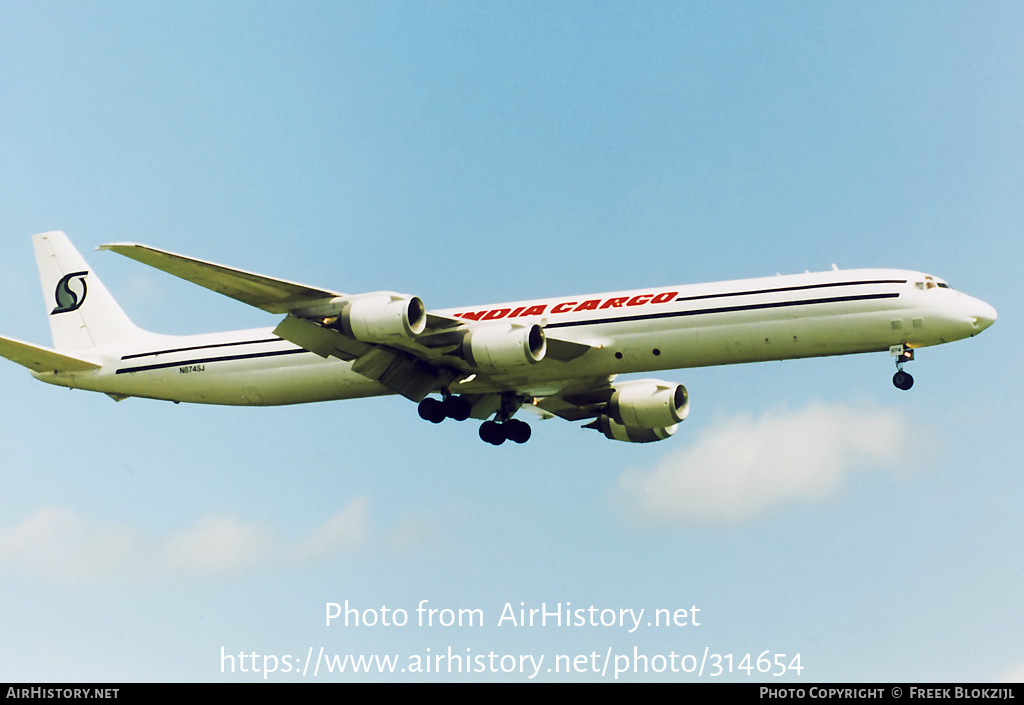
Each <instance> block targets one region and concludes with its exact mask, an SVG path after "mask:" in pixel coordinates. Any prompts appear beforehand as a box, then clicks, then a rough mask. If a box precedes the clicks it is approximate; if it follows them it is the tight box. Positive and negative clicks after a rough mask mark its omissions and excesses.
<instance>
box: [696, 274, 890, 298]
mask: <svg viewBox="0 0 1024 705" xmlns="http://www.w3.org/2000/svg"><path fill="white" fill-rule="evenodd" d="M906 283H907V280H906V279H863V280H861V281H852V282H826V283H824V284H801V285H800V286H780V287H776V288H774V289H751V290H750V291H726V292H722V293H720V294H701V295H700V296H680V297H679V298H677V299H676V301H699V300H701V299H724V298H728V297H730V296H755V295H757V294H778V293H781V292H786V291H809V290H811V289H834V288H835V287H838V286H865V285H869V284H906Z"/></svg>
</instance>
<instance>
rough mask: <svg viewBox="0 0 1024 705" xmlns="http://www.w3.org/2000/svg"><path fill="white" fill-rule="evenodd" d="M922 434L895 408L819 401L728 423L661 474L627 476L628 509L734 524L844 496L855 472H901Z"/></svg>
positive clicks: (676, 454)
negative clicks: (782, 508)
mask: <svg viewBox="0 0 1024 705" xmlns="http://www.w3.org/2000/svg"><path fill="white" fill-rule="evenodd" d="M913 437H914V432H913V431H912V429H911V428H910V425H909V424H908V423H907V421H906V420H905V419H904V417H903V416H901V415H900V414H898V413H897V412H895V411H883V410H878V409H875V408H854V407H851V406H845V405H825V404H813V405H810V406H808V407H807V408H805V409H803V410H800V411H771V412H767V413H765V414H763V415H762V416H760V417H759V418H756V419H755V418H750V417H747V416H740V417H736V418H732V419H728V420H726V421H724V422H721V423H718V424H716V425H714V426H713V427H711V428H709V429H707V430H705V431H704V432H703V433H702V434H701V435H700V436H699V437H697V438H690V439H687V438H686V437H685V434H678V435H676V437H675V442H679V441H683V446H682V447H681V448H679V449H677V450H674V451H672V452H671V453H669V455H667V456H666V457H665V458H664V459H663V460H662V461H661V462H660V463H659V464H658V465H657V466H656V467H655V468H654V469H653V470H640V469H630V470H627V471H626V472H624V473H623V474H622V476H621V477H620V479H619V487H618V490H619V499H620V500H621V501H622V503H623V504H624V505H625V508H626V511H627V513H628V514H629V515H630V516H631V517H633V518H636V519H639V520H642V521H647V522H653V523H689V524H719V525H721V524H732V523H739V522H742V521H745V520H749V519H752V518H755V517H758V516H762V515H764V514H765V513H767V512H768V511H770V510H772V509H774V508H776V507H778V506H779V505H782V504H785V503H788V502H793V501H817V500H821V499H823V498H827V497H830V496H832V495H834V494H835V493H836V492H837V491H838V489H839V488H840V487H841V486H842V484H843V481H844V479H845V478H846V477H847V476H848V475H849V474H850V473H852V472H855V471H858V470H864V469H868V468H890V469H896V468H899V467H900V465H901V463H903V462H905V461H906V460H907V459H908V458H909V457H910V454H909V446H911V445H914V446H916V445H918V444H916V443H912V442H911V439H912V438H913Z"/></svg>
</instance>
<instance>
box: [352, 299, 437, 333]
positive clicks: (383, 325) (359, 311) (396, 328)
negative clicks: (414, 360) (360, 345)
mask: <svg viewBox="0 0 1024 705" xmlns="http://www.w3.org/2000/svg"><path fill="white" fill-rule="evenodd" d="M334 327H337V328H340V330H341V331H342V332H344V333H346V334H348V335H351V336H352V337H353V338H355V339H356V340H362V341H363V342H366V343H388V342H392V341H396V342H397V341H401V340H406V339H408V338H411V337H413V336H416V335H419V334H420V333H422V332H423V330H424V329H425V328H426V327H427V309H426V307H425V306H424V305H423V301H422V300H420V298H419V297H418V296H406V295H404V294H392V293H389V292H376V293H372V294H360V295H358V296H350V297H346V299H345V302H344V308H343V309H342V312H341V315H340V316H339V318H338V321H337V323H335V324H334Z"/></svg>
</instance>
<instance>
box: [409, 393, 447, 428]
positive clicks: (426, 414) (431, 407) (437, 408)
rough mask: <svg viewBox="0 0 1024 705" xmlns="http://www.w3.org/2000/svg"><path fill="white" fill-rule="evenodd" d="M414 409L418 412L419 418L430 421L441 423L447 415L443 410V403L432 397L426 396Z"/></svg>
mask: <svg viewBox="0 0 1024 705" xmlns="http://www.w3.org/2000/svg"><path fill="white" fill-rule="evenodd" d="M416 410H417V411H418V412H419V414H420V418H421V419H423V420H424V421H429V422H430V423H441V422H442V421H444V420H445V417H446V416H447V414H445V411H444V404H443V403H442V402H441V401H440V400H438V399H434V398H433V397H427V398H426V399H424V400H423V401H421V402H420V404H419V406H418V407H417V409H416Z"/></svg>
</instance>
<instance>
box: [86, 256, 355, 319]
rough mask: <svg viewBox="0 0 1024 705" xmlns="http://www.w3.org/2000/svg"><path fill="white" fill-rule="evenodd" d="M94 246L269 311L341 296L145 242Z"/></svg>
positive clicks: (277, 310)
mask: <svg viewBox="0 0 1024 705" xmlns="http://www.w3.org/2000/svg"><path fill="white" fill-rule="evenodd" d="M97 249H100V250H110V251H111V252H116V253H118V254H119V255H124V256H125V257H128V258H129V259H133V260H135V261H137V262H142V263H143V264H147V265H149V266H150V267H154V268H155V269H159V270H161V271H163V272H167V273H168V274H173V275H174V276H176V277H179V278H181V279H184V280H185V281H189V282H192V283H193V284H198V285H199V286H202V287H205V288H207V289H210V290H211V291H216V292H217V293H218V294H224V295H225V296H230V297H231V298H233V299H237V300H238V301H241V302H243V303H247V304H249V305H250V306H255V307H256V308H261V309H263V310H264V311H268V312H270V313H288V312H289V311H291V310H292V309H295V308H298V307H300V306H302V305H308V304H310V303H312V302H315V301H320V300H323V299H332V298H335V297H338V296H342V294H339V293H338V292H335V291H328V290H326V289H318V288H316V287H311V286H306V285H305V284H297V283H295V282H290V281H286V280H284V279H275V278H273V277H267V276H264V275H262V274H255V273H253V272H246V271H244V270H242V269H235V268H233V267H225V266H224V265H222V264H215V263H213V262H207V261H205V260H201V259H196V258H194V257H186V256H185V255H179V254H175V253H173V252H167V251H166V250H158V249H156V248H155V247H149V246H147V245H139V244H136V243H113V244H109V245H100V246H99V247H98V248H97Z"/></svg>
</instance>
